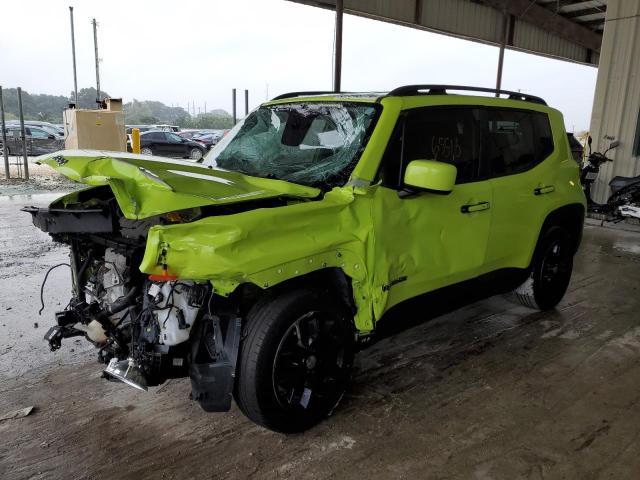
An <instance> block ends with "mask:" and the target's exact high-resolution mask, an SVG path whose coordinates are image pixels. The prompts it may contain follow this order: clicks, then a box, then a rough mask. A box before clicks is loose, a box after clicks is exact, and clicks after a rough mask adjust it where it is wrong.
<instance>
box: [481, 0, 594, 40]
mask: <svg viewBox="0 0 640 480" xmlns="http://www.w3.org/2000/svg"><path fill="white" fill-rule="evenodd" d="M482 2H483V3H485V4H486V5H489V6H490V7H493V8H495V9H497V10H500V11H504V10H506V11H507V13H509V14H511V15H513V16H515V17H516V18H519V19H520V20H523V21H525V22H528V23H531V24H533V25H537V26H539V27H540V28H542V29H544V30H546V31H548V32H550V33H553V34H554V35H557V36H558V37H560V38H564V39H565V40H569V41H571V42H574V43H577V44H578V45H581V46H583V47H585V48H590V49H591V50H594V51H596V52H599V51H600V44H601V43H602V36H601V35H600V34H598V33H595V32H594V31H593V30H590V29H588V28H586V27H583V26H581V25H578V24H577V23H575V22H572V21H571V20H569V19H567V18H564V17H562V16H560V15H558V14H556V13H553V12H552V11H551V10H548V9H546V8H544V7H541V6H540V5H536V4H535V2H532V1H531V0H482Z"/></svg>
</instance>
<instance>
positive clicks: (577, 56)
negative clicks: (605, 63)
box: [288, 0, 607, 65]
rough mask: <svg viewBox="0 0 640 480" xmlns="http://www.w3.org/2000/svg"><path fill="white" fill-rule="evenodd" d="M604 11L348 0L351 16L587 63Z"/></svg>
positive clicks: (501, 1)
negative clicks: (503, 44) (503, 42)
mask: <svg viewBox="0 0 640 480" xmlns="http://www.w3.org/2000/svg"><path fill="white" fill-rule="evenodd" d="M288 1H292V2H296V3H302V4H306V5H312V6H317V7H322V8H329V9H334V8H335V5H336V0H288ZM606 10H607V1H606V0H590V1H578V0H393V1H390V0H344V11H345V12H346V13H350V14H353V15H359V16H363V17H367V18H373V19H376V20H381V21H385V22H391V23H396V24H400V25H405V26H409V27H413V28H419V29H423V30H429V31H433V32H436V33H441V34H445V35H451V36H455V37H460V38H464V39H467V40H473V41H478V42H482V43H488V44H492V45H500V44H501V43H502V41H503V38H504V39H505V40H506V41H505V46H506V48H509V49H513V50H520V51H525V52H530V53H535V54H539V55H544V56H549V57H554V58H559V59H562V60H568V61H571V62H577V63H583V64H587V65H597V64H598V60H599V53H600V45H601V43H602V31H603V29H604V24H605V16H606ZM505 17H506V21H505ZM503 25H505V26H506V32H505V30H504V29H505V27H503Z"/></svg>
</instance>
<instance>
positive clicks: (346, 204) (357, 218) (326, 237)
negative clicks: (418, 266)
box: [140, 188, 373, 331]
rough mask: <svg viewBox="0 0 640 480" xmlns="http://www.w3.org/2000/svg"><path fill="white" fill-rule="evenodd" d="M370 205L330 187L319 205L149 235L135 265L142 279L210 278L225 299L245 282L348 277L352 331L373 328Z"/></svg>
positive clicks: (200, 222) (231, 217) (262, 283)
mask: <svg viewBox="0 0 640 480" xmlns="http://www.w3.org/2000/svg"><path fill="white" fill-rule="evenodd" d="M371 225H372V223H371V219H370V216H369V212H368V208H367V202H362V203H360V202H355V201H354V193H353V191H352V190H349V189H345V188H342V189H334V190H333V191H331V192H328V193H327V194H326V195H325V197H324V199H323V200H321V201H317V202H306V203H298V204H291V205H288V206H285V207H278V208H272V209H269V216H268V218H266V217H265V213H264V210H263V209H256V210H251V211H248V212H243V213H239V214H235V215H226V216H215V217H207V218H203V219H201V220H197V221H194V222H191V223H184V224H174V225H157V226H154V227H152V228H151V229H150V230H149V234H148V236H147V246H146V250H145V255H144V258H143V260H142V263H141V265H140V269H141V271H143V272H144V273H147V274H153V275H162V274H163V273H165V272H166V271H168V273H169V274H171V275H175V276H177V277H178V278H185V279H193V280H208V281H210V282H211V283H212V285H213V288H214V291H215V292H216V293H218V294H220V295H225V296H226V295H229V294H230V293H231V292H232V291H233V290H235V288H236V287H237V286H238V285H240V284H243V283H252V284H255V285H257V286H259V287H261V288H269V287H271V286H273V285H276V284H278V283H281V282H283V281H285V280H288V279H291V278H295V277H299V276H301V275H304V274H307V273H310V272H313V271H316V270H319V269H322V268H329V267H337V268H340V269H342V270H343V271H344V272H345V274H346V275H348V276H349V277H350V278H351V279H352V283H353V291H354V301H355V303H356V306H357V307H358V312H357V315H356V320H355V321H356V327H357V328H358V329H359V330H360V331H370V330H372V329H373V318H372V317H373V309H372V301H373V292H372V291H371V285H372V279H371V278H369V275H368V269H367V263H366V260H367V259H366V254H365V252H366V249H367V245H368V244H369V243H370V242H372V238H371V233H372V228H371Z"/></svg>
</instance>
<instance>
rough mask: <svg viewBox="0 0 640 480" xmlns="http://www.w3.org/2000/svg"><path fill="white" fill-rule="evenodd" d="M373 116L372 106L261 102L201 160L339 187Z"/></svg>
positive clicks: (267, 175) (247, 171)
mask: <svg viewBox="0 0 640 480" xmlns="http://www.w3.org/2000/svg"><path fill="white" fill-rule="evenodd" d="M375 118H376V105H373V104H362V103H319V102H316V103H287V104H281V105H271V106H262V107H260V108H258V109H257V110H255V111H253V112H252V113H251V114H250V115H248V116H247V117H246V118H245V119H244V120H243V121H242V122H241V123H239V124H238V125H236V126H235V127H234V128H233V129H232V130H231V131H230V132H229V133H228V134H227V135H226V136H225V137H224V138H223V139H222V140H221V141H220V142H219V143H218V145H216V146H215V147H214V148H213V150H211V152H210V153H209V155H207V157H206V159H205V161H204V164H205V165H211V166H215V167H219V168H223V169H225V170H232V171H236V172H240V173H244V174H246V175H252V176H255V177H264V178H274V179H279V180H286V181H289V182H293V183H299V184H302V185H308V186H313V187H319V188H331V187H334V186H340V185H344V183H345V182H346V181H347V179H348V178H349V175H351V171H352V170H353V168H354V167H355V164H356V162H357V161H358V159H359V157H360V154H361V153H362V151H363V150H364V147H365V146H366V142H367V140H368V137H369V134H370V132H371V130H372V128H373V124H374V119H375Z"/></svg>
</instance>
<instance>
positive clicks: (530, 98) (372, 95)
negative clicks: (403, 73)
mask: <svg viewBox="0 0 640 480" xmlns="http://www.w3.org/2000/svg"><path fill="white" fill-rule="evenodd" d="M450 92H475V93H492V94H494V95H496V97H497V98H496V99H499V98H500V96H501V95H502V96H504V97H506V99H509V100H521V101H525V102H530V103H536V104H539V105H547V102H545V101H544V100H543V99H542V98H540V97H537V96H535V95H531V94H528V93H523V92H514V91H511V90H497V89H495V88H485V87H473V86H468V85H441V84H417V85H404V86H401V87H398V88H395V89H393V90H391V91H389V92H330V91H306V92H289V93H284V94H282V95H278V96H277V97H274V98H273V99H271V101H270V102H267V103H272V102H273V103H286V102H291V101H292V100H294V99H295V100H296V101H300V100H308V101H311V100H329V101H331V100H336V101H349V100H351V101H365V102H367V101H368V102H379V101H380V100H382V99H383V98H385V97H409V96H422V95H449V94H450Z"/></svg>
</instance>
